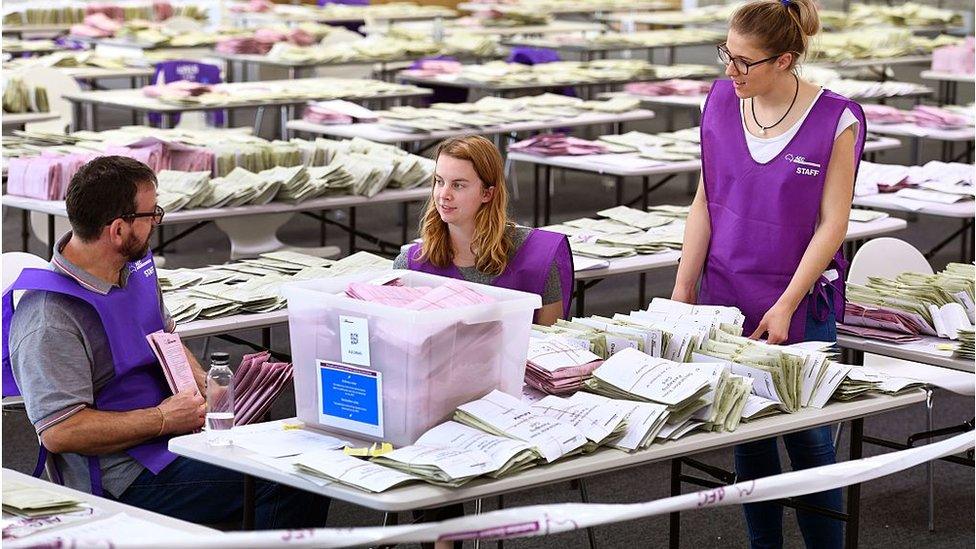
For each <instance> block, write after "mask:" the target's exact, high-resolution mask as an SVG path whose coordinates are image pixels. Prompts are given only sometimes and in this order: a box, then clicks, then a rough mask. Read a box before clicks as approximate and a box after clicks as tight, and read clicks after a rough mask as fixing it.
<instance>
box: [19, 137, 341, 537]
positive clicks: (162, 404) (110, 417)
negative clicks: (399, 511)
mask: <svg viewBox="0 0 976 549" xmlns="http://www.w3.org/2000/svg"><path fill="white" fill-rule="evenodd" d="M66 205H67V211H68V219H69V221H70V222H71V228H72V231H71V232H70V233H68V234H66V235H64V236H63V237H62V238H61V239H60V240H59V241H58V242H57V243H56V244H55V246H54V254H53V257H52V260H51V265H50V268H49V269H25V270H24V271H23V272H22V273H21V275H20V277H19V278H18V279H17V280H16V281H15V282H14V283H13V284H12V285H11V286H10V287H9V288H6V289H5V290H4V294H3V336H4V337H3V392H4V395H10V394H17V393H18V392H19V393H20V394H23V396H24V403H25V405H26V408H27V415H28V417H29V419H30V420H31V422H32V423H33V424H34V427H35V429H36V430H37V434H38V438H39V440H40V443H41V459H40V460H39V467H38V470H37V471H35V474H38V475H39V474H40V472H41V467H40V465H41V464H42V463H43V462H44V460H45V457H47V455H48V452H50V454H51V456H50V457H51V458H53V461H52V462H51V464H52V465H53V467H51V468H50V469H51V470H53V472H54V474H55V476H56V477H60V478H56V479H55V480H59V481H61V482H63V483H64V484H65V485H67V486H70V487H72V488H76V489H79V490H86V491H87V490H91V491H92V493H94V494H98V495H104V496H106V497H110V498H114V499H117V500H119V501H122V502H125V503H128V504H131V505H135V506H138V507H142V508H145V509H149V510H152V511H155V512H159V513H163V514H167V515H170V516H174V517H177V518H180V519H184V520H189V521H194V522H201V523H223V522H230V521H235V520H238V519H239V518H240V515H241V512H242V509H243V486H244V479H243V476H242V475H240V474H238V473H235V472H233V471H229V470H226V469H221V468H218V467H214V466H211V465H209V464H206V463H201V462H196V461H192V460H189V459H186V458H181V457H178V456H176V455H175V454H172V453H171V452H169V451H168V450H167V449H166V444H167V441H168V440H169V438H170V437H171V436H175V435H182V434H186V433H190V432H192V431H194V430H196V429H199V428H200V427H201V426H202V425H203V422H204V412H205V410H204V399H203V397H201V396H200V394H197V393H196V392H182V393H179V394H177V395H172V394H170V393H169V389H168V387H167V384H166V381H165V379H164V377H163V373H162V369H161V367H160V365H159V363H158V362H157V361H156V359H155V357H154V355H153V353H152V351H151V349H150V347H149V344H148V343H147V341H146V338H145V336H146V335H147V334H149V333H152V332H155V331H158V330H167V331H172V330H173V329H174V328H175V324H174V322H173V320H172V318H170V316H169V313H168V312H167V311H166V307H165V306H164V304H163V301H162V294H161V292H160V289H159V282H158V280H157V278H156V270H155V265H154V263H153V258H152V254H151V253H150V252H149V242H150V238H151V236H152V232H153V228H154V227H155V225H157V224H159V223H160V222H161V221H162V218H163V210H162V209H161V208H160V207H159V206H158V204H157V201H156V175H155V174H154V173H153V171H152V170H151V169H150V168H149V167H148V166H146V165H145V164H142V163H140V162H138V161H136V160H133V159H130V158H126V157H121V156H104V157H100V158H97V159H95V160H92V161H91V162H89V163H88V164H86V165H85V166H83V167H82V168H81V169H80V170H79V171H78V172H77V174H75V176H74V177H73V178H72V180H71V184H70V186H69V187H68V193H67V199H66ZM14 290H27V291H26V293H24V295H23V297H22V298H21V300H20V302H19V303H18V304H17V308H16V311H14V308H13V291H14ZM187 358H188V359H189V361H190V364H191V366H192V368H193V371H194V375H195V377H196V380H197V384H198V386H199V388H200V393H201V394H202V393H203V392H204V381H205V379H206V375H205V374H204V372H203V370H202V368H201V367H200V364H199V363H198V362H197V360H196V359H195V358H194V357H193V355H192V353H190V352H189V350H187ZM328 507H329V500H328V499H324V498H320V497H317V496H313V495H311V494H308V493H305V492H300V491H297V490H294V489H291V488H287V487H281V486H278V485H276V484H271V483H259V485H258V489H257V513H256V524H257V526H258V527H260V528H301V527H310V526H316V525H324V523H325V517H326V514H327V512H328Z"/></svg>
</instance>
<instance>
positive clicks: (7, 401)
mask: <svg viewBox="0 0 976 549" xmlns="http://www.w3.org/2000/svg"><path fill="white" fill-rule="evenodd" d="M47 265H48V262H47V261H45V260H44V259H42V258H40V257H37V256H36V255H34V254H28V253H24V252H7V253H3V254H0V267H2V269H0V270H2V276H0V280H2V282H3V289H5V290H6V289H7V287H8V286H10V285H11V284H13V283H14V281H15V280H17V277H18V276H20V272H21V271H23V270H24V269H27V268H31V267H36V268H39V269H43V268H45V267H47ZM23 295H24V291H23V290H18V291H16V292H14V307H16V306H17V303H18V302H20V298H21V297H23ZM23 404H24V398H23V397H19V396H18V397H3V408H4V409H7V408H20V407H22V406H23Z"/></svg>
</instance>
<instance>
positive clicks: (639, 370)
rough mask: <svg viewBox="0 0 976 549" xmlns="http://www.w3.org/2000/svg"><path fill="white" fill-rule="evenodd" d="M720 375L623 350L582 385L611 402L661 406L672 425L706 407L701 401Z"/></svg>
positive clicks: (595, 371)
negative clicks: (610, 399)
mask: <svg viewBox="0 0 976 549" xmlns="http://www.w3.org/2000/svg"><path fill="white" fill-rule="evenodd" d="M720 375H721V373H720V372H706V371H704V369H702V370H697V371H696V369H695V368H691V367H689V366H688V365H685V364H681V363H677V362H672V361H670V360H667V359H664V358H656V357H652V356H650V355H647V354H644V353H642V352H640V351H638V350H636V349H624V350H622V351H620V352H619V353H616V354H615V355H613V356H611V357H610V358H608V359H607V360H606V361H604V362H603V364H602V365H601V366H600V367H599V368H597V369H596V370H594V371H593V377H591V378H590V379H588V380H587V381H586V382H585V385H586V389H587V390H589V391H592V392H594V393H597V394H600V395H604V396H608V397H611V398H621V399H626V400H637V401H641V402H654V403H657V404H663V405H664V406H666V407H667V409H668V412H669V416H668V423H669V424H672V425H674V424H678V423H683V422H685V421H686V420H688V419H690V418H691V416H692V414H694V413H695V412H697V411H698V410H699V409H701V408H703V407H705V406H707V405H708V404H709V403H708V402H707V401H706V400H705V399H704V398H703V397H704V396H705V395H706V394H708V393H709V391H711V390H713V387H714V386H716V385H717V384H718V382H719V377H720Z"/></svg>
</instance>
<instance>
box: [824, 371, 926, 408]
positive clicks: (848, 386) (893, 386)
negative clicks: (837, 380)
mask: <svg viewBox="0 0 976 549" xmlns="http://www.w3.org/2000/svg"><path fill="white" fill-rule="evenodd" d="M845 368H847V369H848V370H847V375H846V377H845V378H844V381H843V383H841V384H840V386H839V387H838V389H837V392H836V393H835V394H834V398H836V399H838V400H850V399H852V398H856V397H859V396H861V395H864V394H867V393H881V394H885V395H897V394H901V393H904V392H907V391H911V390H913V389H917V388H919V387H924V386H925V383H924V382H922V381H921V380H918V379H912V378H908V377H897V376H890V375H888V374H885V373H884V372H882V371H880V370H876V369H873V368H868V367H866V366H845Z"/></svg>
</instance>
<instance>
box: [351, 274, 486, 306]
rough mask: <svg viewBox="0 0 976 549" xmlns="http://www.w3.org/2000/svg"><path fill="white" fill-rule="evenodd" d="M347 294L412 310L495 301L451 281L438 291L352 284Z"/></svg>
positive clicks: (438, 288)
mask: <svg viewBox="0 0 976 549" xmlns="http://www.w3.org/2000/svg"><path fill="white" fill-rule="evenodd" d="M393 282H395V281H393ZM346 295H347V296H349V297H351V298H353V299H359V300H362V301H372V302H374V303H382V304H384V305H390V306H392V307H399V308H401V309H410V310H413V311H432V310H436V309H451V308H454V307H464V306H467V305H477V304H479V303H494V301H495V300H494V298H492V297H491V296H488V295H485V294H482V293H479V292H478V291H477V290H475V289H473V288H471V287H470V286H468V285H466V284H461V283H459V282H455V281H451V280H449V281H447V282H445V283H444V284H442V285H440V286H437V287H435V288H430V287H422V286H417V287H410V286H403V285H396V284H369V283H360V282H351V283H350V284H349V285H348V286H347V287H346Z"/></svg>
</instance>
